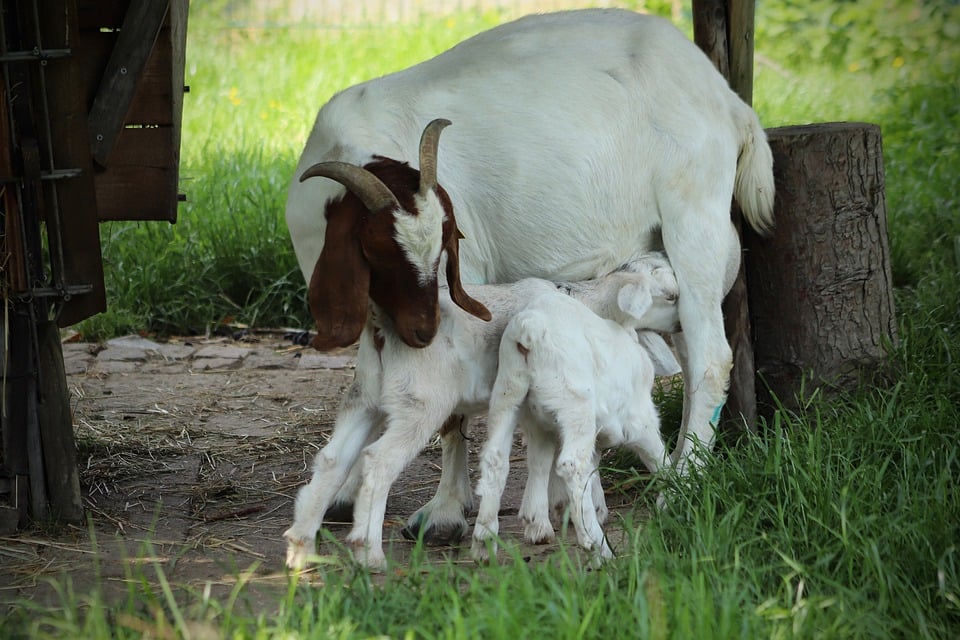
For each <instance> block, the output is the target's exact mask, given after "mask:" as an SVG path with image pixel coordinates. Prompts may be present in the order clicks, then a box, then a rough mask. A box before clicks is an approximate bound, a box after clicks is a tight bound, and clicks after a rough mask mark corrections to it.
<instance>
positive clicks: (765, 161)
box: [733, 105, 775, 235]
mask: <svg viewBox="0 0 960 640" xmlns="http://www.w3.org/2000/svg"><path fill="white" fill-rule="evenodd" d="M739 116H740V123H739V128H740V132H741V137H740V157H739V158H737V177H736V182H734V187H733V194H734V197H735V198H736V200H737V202H738V203H739V204H740V209H741V210H742V211H743V217H744V218H746V220H747V222H748V223H749V224H750V226H751V227H753V228H754V230H756V231H757V233H760V234H761V235H769V234H770V232H771V231H772V230H773V197H774V191H775V187H774V182H773V152H772V151H771V150H770V144H769V143H768V142H767V134H766V132H765V131H764V130H763V127H762V126H761V124H760V120H759V119H758V118H757V114H756V113H755V112H754V111H753V109H751V108H750V107H748V106H746V105H743V109H742V110H741V111H740V114H739Z"/></svg>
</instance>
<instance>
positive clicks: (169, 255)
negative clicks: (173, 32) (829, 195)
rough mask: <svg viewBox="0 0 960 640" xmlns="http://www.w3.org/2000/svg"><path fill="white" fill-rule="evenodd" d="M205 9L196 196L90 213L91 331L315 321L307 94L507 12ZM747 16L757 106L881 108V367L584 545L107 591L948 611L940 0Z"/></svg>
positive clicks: (655, 624)
mask: <svg viewBox="0 0 960 640" xmlns="http://www.w3.org/2000/svg"><path fill="white" fill-rule="evenodd" d="M196 4H197V5H199V3H196ZM651 4H653V5H655V6H654V8H655V9H658V10H663V11H667V10H669V9H670V8H671V6H672V3H651ZM661 5H662V6H661ZM219 15H221V13H220V12H219V11H218V10H217V7H216V4H215V3H214V4H211V5H209V6H208V7H207V8H206V9H205V7H204V6H195V7H194V13H193V14H192V16H191V25H190V39H189V43H188V52H187V56H188V84H190V85H191V88H192V89H191V93H190V94H189V96H188V99H187V104H186V107H185V122H184V139H183V170H182V174H183V187H182V190H183V191H185V192H186V193H187V194H188V196H189V200H188V202H187V203H186V204H185V205H183V206H182V208H181V211H180V222H179V223H178V224H177V225H175V226H166V225H163V224H159V223H152V224H141V225H136V224H118V223H115V224H111V225H104V227H103V237H104V246H105V259H106V261H107V273H108V277H109V279H110V284H109V291H110V292H109V296H110V299H109V304H110V312H109V313H107V314H104V315H102V316H98V317H97V318H95V319H94V320H92V321H90V322H88V323H85V324H84V325H82V327H81V329H82V330H83V331H84V332H85V333H86V334H87V335H88V336H99V337H104V336H108V335H111V334H113V333H115V332H126V331H147V332H157V333H160V334H164V333H168V332H194V331H206V330H212V329H215V328H216V327H217V326H219V325H221V324H222V323H224V322H228V321H232V322H242V323H248V324H253V325H259V326H269V327H277V326H284V325H295V326H300V327H306V326H308V324H307V316H306V313H305V310H304V304H303V300H304V297H303V296H304V291H303V284H302V282H301V277H300V274H299V273H298V271H297V268H296V265H295V261H294V258H293V253H292V250H291V248H290V245H289V240H288V238H287V236H286V232H285V229H284V226H283V222H282V220H283V203H284V197H285V196H284V191H285V187H286V182H287V180H288V178H289V176H290V173H291V172H292V169H293V166H294V163H295V160H296V156H297V154H298V152H299V150H300V147H301V146H302V144H303V141H304V140H305V137H306V134H307V131H308V129H309V127H310V125H311V124H312V120H313V117H314V115H315V112H316V109H317V108H318V107H319V105H320V104H321V103H322V102H323V101H324V100H325V99H326V98H327V97H329V96H330V95H331V94H332V93H333V92H334V91H335V90H337V89H339V88H341V87H344V86H346V85H349V84H352V83H354V82H356V81H359V80H362V79H365V78H368V77H372V76H375V75H379V74H382V73H385V72H387V71H390V70H392V69H395V68H399V67H403V66H406V65H408V64H410V63H412V62H415V61H417V60H420V59H423V58H426V57H428V56H429V55H432V54H433V53H436V52H438V51H440V50H442V49H444V48H446V47H448V46H449V45H451V44H453V43H455V42H457V41H459V40H461V39H463V38H464V37H466V36H468V35H471V34H472V33H475V32H477V31H479V30H481V29H484V28H488V27H489V26H492V25H493V24H494V23H496V22H497V21H498V20H499V19H500V18H499V16H498V15H497V14H496V13H486V14H481V15H469V14H457V15H453V16H449V17H448V16H444V17H436V18H425V19H424V20H422V21H420V22H418V23H417V24H416V25H400V26H385V27H377V28H376V29H375V30H372V29H340V30H338V29H324V30H321V29H308V28H284V29H273V28H266V29H264V28H240V27H237V25H235V24H228V23H226V22H225V21H224V20H223V19H221V18H219V17H218V16H219ZM688 18H689V17H688V16H687V17H686V20H687V21H686V22H684V23H683V25H682V26H683V27H684V28H685V29H687V30H688V31H689V22H688ZM757 19H758V24H757V27H758V34H757V46H758V51H757V53H758V66H757V71H758V73H757V81H756V89H755V94H756V107H757V110H758V112H759V113H760V115H761V118H762V120H763V121H764V123H765V124H766V125H767V126H777V125H781V124H797V123H804V122H812V121H825V120H853V119H862V120H868V121H872V122H877V123H879V124H880V125H881V127H882V130H883V135H884V144H885V154H884V157H885V164H886V172H887V205H888V215H889V226H890V234H891V251H892V257H893V271H894V279H895V284H896V301H897V305H898V323H899V330H900V338H901V342H900V346H899V347H898V348H897V349H896V350H894V351H893V352H892V353H891V356H890V357H891V361H892V363H893V364H894V365H895V370H896V371H897V372H898V379H897V380H896V381H895V383H894V384H893V385H892V386H890V387H889V388H868V389H864V390H863V391H861V392H859V393H857V394H850V395H847V396H844V397H842V398H840V399H833V400H831V401H826V400H824V399H820V398H814V399H813V400H812V401H810V402H809V403H808V404H807V405H805V407H804V408H803V410H801V411H799V412H796V413H789V414H788V413H783V412H782V413H780V414H778V415H777V416H776V417H775V418H774V420H772V421H771V422H770V423H768V424H767V425H765V429H764V433H763V434H762V435H759V436H751V437H748V438H746V439H745V440H744V441H742V442H740V443H738V445H737V446H736V447H732V446H726V445H724V444H721V446H720V448H719V450H718V455H717V456H716V457H715V459H714V460H713V461H712V462H711V464H710V465H709V466H708V467H707V468H706V469H705V470H704V472H703V473H702V474H701V475H700V476H699V477H697V478H694V479H693V484H692V486H690V487H681V488H680V490H681V491H680V497H679V499H678V500H679V501H678V504H677V505H676V507H675V508H672V509H671V510H670V511H668V512H666V513H663V514H659V515H657V516H656V517H655V518H653V519H652V520H651V521H650V522H649V523H647V524H645V525H644V526H643V527H629V528H630V529H631V530H632V534H631V536H630V540H629V544H628V545H627V548H626V549H622V550H621V554H620V557H619V558H618V559H617V560H616V561H615V562H613V563H611V564H610V565H609V566H606V567H605V568H604V569H603V570H600V571H593V572H586V571H582V570H580V569H579V568H578V567H575V566H574V565H573V564H572V562H571V561H570V560H568V559H567V558H566V557H565V556H564V555H563V554H558V556H557V558H556V560H555V562H553V563H547V564H544V565H536V566H528V565H526V564H524V563H522V562H518V563H516V564H514V565H509V566H494V567H489V568H483V569H478V568H474V567H470V566H467V567H463V566H456V565H449V566H445V567H440V568H431V569H426V568H425V567H421V566H419V565H418V564H417V561H414V562H413V563H412V565H411V566H410V567H407V568H405V569H404V570H398V571H394V572H390V573H389V574H388V575H387V577H386V578H385V584H383V585H382V586H374V585H373V584H372V583H371V581H370V580H369V578H368V577H367V576H366V575H364V574H363V573H356V572H354V571H352V570H350V569H349V568H345V567H338V566H331V567H330V569H329V571H327V572H326V575H325V579H326V585H325V586H324V587H323V588H307V587H298V586H296V585H291V588H290V590H289V591H288V593H287V594H286V595H285V596H282V597H280V598H278V602H277V607H276V610H275V611H271V612H268V613H266V614H264V613H259V614H257V613H251V612H250V611H249V610H248V609H247V607H246V606H245V605H244V602H245V599H244V593H243V586H242V584H243V581H242V580H241V581H238V584H239V586H238V590H237V593H236V595H235V597H234V598H231V599H230V600H228V601H225V602H215V601H211V600H209V599H208V598H205V597H204V596H203V594H199V593H188V592H181V591H178V590H176V588H175V587H172V586H171V585H166V584H165V583H164V585H165V588H164V589H153V590H142V589H138V588H136V587H131V594H130V598H129V599H128V601H127V602H124V603H111V606H112V607H114V608H118V609H119V610H120V611H122V612H123V613H125V614H126V615H129V616H133V617H135V618H137V619H140V620H142V621H143V624H145V625H148V626H149V625H153V626H155V627H157V628H158V629H159V628H160V627H162V626H163V625H169V627H170V628H173V629H176V631H177V633H179V634H180V635H187V634H189V633H190V632H191V629H193V630H194V631H195V630H196V628H197V627H196V626H195V625H197V624H199V625H201V627H200V628H201V629H207V630H213V633H216V634H218V635H220V636H234V637H273V636H279V637H323V638H329V637H341V638H354V637H375V636H381V635H382V636H389V637H426V638H465V637H484V638H517V637H555V638H580V637H601V636H604V637H611V634H614V635H613V636H612V637H643V638H692V637H702V638H794V637H798V638H813V637H823V638H906V637H909V638H914V637H929V638H954V637H958V636H960V553H958V549H957V545H958V542H960V490H958V486H957V478H958V477H960V459H958V450H960V449H958V444H957V436H958V431H957V429H958V425H960V365H958V362H960V337H958V332H960V321H958V306H960V295H958V294H960V215H958V208H960V206H958V196H957V182H958V175H960V88H958V83H957V77H958V71H960V64H958V61H960V55H958V52H957V47H956V43H957V40H958V37H960V19H958V6H957V3H955V2H925V3H921V2H911V1H907V0H900V1H896V2H893V1H887V0H870V1H869V2H840V3H837V2H826V1H825V0H811V1H809V2H800V1H792V0H769V1H767V2H762V3H759V7H758V16H757ZM249 26H250V25H246V27H249ZM668 401H670V402H672V403H674V405H675V403H676V401H677V399H676V398H675V397H673V398H668ZM620 473H621V474H623V475H625V476H629V474H630V473H631V472H630V471H621V472H620ZM624 482H625V483H629V478H627V479H626V480H625V481H624ZM628 525H629V523H628ZM157 571H158V572H159V568H157ZM159 575H160V577H161V578H162V574H159ZM150 578H151V580H155V579H156V577H155V576H152V575H151V577H150ZM103 604H104V603H103V602H102V601H101V600H100V597H99V595H98V594H97V593H93V594H87V595H75V594H71V593H70V592H69V589H67V588H64V604H63V607H62V610H58V611H46V610H42V611H36V610H33V609H31V608H30V607H29V605H28V604H27V603H25V605H24V606H25V608H24V609H23V610H22V612H21V613H20V614H14V615H13V616H11V617H8V618H5V619H3V620H0V636H10V635H29V636H37V637H44V636H47V637H62V636H64V635H74V636H77V637H129V636H139V634H138V633H133V632H132V631H131V630H130V629H127V628H120V627H117V626H116V625H115V618H114V617H112V614H108V613H105V609H104V607H103V606H102V605H103ZM98 605H99V606H98ZM161 630H162V629H161ZM158 635H159V633H158Z"/></svg>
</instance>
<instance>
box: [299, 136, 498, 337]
mask: <svg viewBox="0 0 960 640" xmlns="http://www.w3.org/2000/svg"><path fill="white" fill-rule="evenodd" d="M448 124H450V122H449V121H448V120H442V119H438V120H434V121H432V122H431V123H430V124H428V125H427V126H426V128H425V129H424V131H423V135H422V136H421V139H420V170H419V171H417V170H416V169H413V168H412V167H410V166H409V165H408V164H407V163H406V162H400V161H398V160H392V159H390V158H376V159H375V160H374V161H373V162H370V163H368V164H367V165H365V166H364V167H358V166H356V165H352V164H348V163H344V162H321V163H319V164H315V165H313V166H312V167H310V168H309V169H307V170H306V171H305V172H304V173H303V175H301V176H300V181H301V182H303V181H304V180H306V179H308V178H313V177H324V178H330V179H332V180H336V181H337V182H339V183H341V184H342V185H343V186H345V187H346V188H347V193H346V195H345V196H344V197H343V198H342V199H340V200H338V201H334V202H331V203H329V204H328V206H327V209H326V213H325V215H326V218H327V227H326V236H325V238H324V243H323V250H322V251H321V253H320V258H319V259H318V260H317V263H316V265H315V266H314V269H313V275H312V277H311V278H310V286H309V303H310V313H311V314H312V315H313V318H314V320H315V321H316V323H317V336H316V337H315V338H314V340H313V343H312V345H313V347H314V348H316V349H320V350H325V349H332V348H335V347H345V346H348V345H350V344H353V342H355V341H356V340H357V338H358V337H359V336H360V333H361V331H362V330H363V327H364V324H365V322H366V318H367V304H368V299H369V300H372V301H373V302H375V303H376V304H377V306H378V307H380V308H381V309H383V311H384V312H385V313H386V314H387V315H388V316H389V317H390V319H391V320H392V321H393V324H394V330H395V331H396V332H397V335H399V336H400V339H402V340H403V341H404V343H406V344H407V345H409V346H411V347H416V348H422V347H426V346H427V345H429V344H430V342H431V341H432V340H433V338H434V336H435V335H436V333H437V328H438V327H439V324H440V306H439V298H438V296H439V285H438V282H437V270H438V269H439V265H440V256H441V254H442V253H443V252H446V256H447V262H446V276H447V285H448V286H449V289H450V297H451V298H452V299H453V301H454V302H455V303H456V304H457V305H458V306H460V307H461V308H462V309H464V310H465V311H467V312H468V313H471V314H473V315H474V316H476V317H478V318H481V319H483V320H489V319H490V317H491V316H490V312H489V311H488V310H487V308H486V307H484V306H483V305H482V304H480V303H479V302H477V301H476V300H474V299H473V298H471V297H470V296H469V295H467V293H466V292H465V291H464V290H463V286H462V284H461V283H460V260H459V255H458V247H459V241H460V237H461V236H460V232H459V230H458V229H457V224H456V219H455V218H454V215H453V205H452V204H451V202H450V197H449V196H448V195H447V192H446V191H445V190H444V189H443V187H441V186H440V185H439V184H437V147H438V143H439V138H440V131H441V130H442V129H443V128H444V127H445V126H447V125H448Z"/></svg>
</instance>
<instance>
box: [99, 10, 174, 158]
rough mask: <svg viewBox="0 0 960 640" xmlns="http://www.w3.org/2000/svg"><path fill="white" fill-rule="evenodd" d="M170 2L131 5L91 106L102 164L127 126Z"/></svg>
mask: <svg viewBox="0 0 960 640" xmlns="http://www.w3.org/2000/svg"><path fill="white" fill-rule="evenodd" d="M169 4H170V2H169V0H141V1H140V2H131V3H130V7H129V8H128V9H127V14H126V16H125V17H124V19H123V26H122V27H121V28H120V35H119V37H118V38H117V43H116V45H115V46H114V48H113V52H112V53H111V54H110V59H109V60H108V61H107V66H106V68H105V69H104V71H103V78H102V80H101V81H100V87H99V89H97V95H96V97H95V98H94V100H93V106H91V108H90V116H89V120H88V122H89V131H90V153H91V154H92V155H93V159H94V160H96V161H97V164H99V165H100V166H103V167H105V166H107V160H108V158H109V157H110V152H111V151H113V145H114V144H115V143H116V141H117V137H118V136H119V135H120V132H121V131H122V129H123V124H124V119H125V118H126V115H127V112H128V111H129V110H130V104H131V103H132V102H133V96H134V94H135V93H136V91H137V82H138V81H139V80H140V75H141V74H142V73H143V68H144V67H145V66H146V64H147V59H148V58H149V57H150V51H152V50H153V45H154V44H155V43H156V41H157V36H158V35H159V34H160V28H161V27H162V26H163V19H164V17H165V16H166V15H167V7H168V6H169Z"/></svg>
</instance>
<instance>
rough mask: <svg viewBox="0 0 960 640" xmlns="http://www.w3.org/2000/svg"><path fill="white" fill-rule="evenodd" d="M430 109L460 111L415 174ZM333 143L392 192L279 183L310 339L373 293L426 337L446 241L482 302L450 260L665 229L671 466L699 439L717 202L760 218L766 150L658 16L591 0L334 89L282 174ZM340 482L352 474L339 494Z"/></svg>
mask: <svg viewBox="0 0 960 640" xmlns="http://www.w3.org/2000/svg"><path fill="white" fill-rule="evenodd" d="M438 117H443V118H449V119H451V120H452V121H454V122H455V123H456V125H455V126H453V127H451V128H450V130H449V132H448V133H445V134H444V152H443V161H442V162H441V163H440V164H439V166H438V167H437V166H433V167H424V166H420V169H421V170H422V171H425V172H426V171H430V172H435V173H436V174H438V177H439V182H440V184H441V185H443V186H442V187H441V186H439V185H438V186H436V187H435V188H434V189H431V190H429V191H426V192H421V191H420V190H419V180H418V177H417V176H418V172H417V171H416V170H415V169H413V168H411V167H410V166H408V165H407V164H406V163H407V162H413V163H415V162H416V154H417V139H418V136H419V135H420V132H421V131H422V130H423V129H424V127H425V125H426V124H427V123H428V122H430V121H432V120H434V119H435V118H438ZM327 161H340V162H344V163H349V164H353V165H358V166H360V167H363V168H364V171H363V172H362V173H364V174H369V175H373V176H376V177H378V178H379V180H378V181H377V182H382V183H385V184H386V185H387V188H386V191H388V192H392V193H388V194H384V193H383V191H384V190H382V189H379V188H370V189H366V188H364V187H358V188H357V189H356V191H358V192H359V193H360V194H363V195H361V196H360V197H358V196H357V195H355V194H354V193H352V192H349V193H348V192H347V191H346V190H345V189H344V187H343V186H341V185H340V184H338V183H336V182H333V181H330V180H322V179H310V180H306V181H304V182H300V181H298V180H297V179H294V181H293V182H292V184H291V186H290V190H289V196H288V200H287V224H288V226H289V229H290V234H291V237H292V240H293V245H294V249H295V251H296V253H297V258H298V260H299V263H300V267H301V269H302V270H303V274H304V277H305V278H307V279H308V281H309V283H310V300H311V307H312V309H313V314H314V316H315V318H316V319H317V328H318V335H317V339H316V340H315V341H314V346H316V347H318V348H331V347H336V346H345V345H348V344H351V343H353V342H354V341H356V339H357V338H358V336H359V335H360V332H361V330H362V329H363V327H364V323H365V319H366V311H365V310H366V305H367V298H368V296H369V298H370V299H371V300H373V301H374V302H375V303H376V304H377V305H378V306H379V307H380V309H381V310H382V312H383V313H385V314H386V315H387V316H388V317H390V318H391V319H392V320H393V321H394V323H395V327H396V332H397V334H398V335H399V336H400V337H401V338H402V339H403V341H404V342H405V343H406V344H408V345H410V346H413V347H424V346H426V345H427V344H429V343H430V341H431V340H432V339H433V336H434V335H435V333H436V330H437V323H438V319H439V314H438V311H437V309H438V307H437V305H438V302H437V295H438V289H437V269H438V264H439V260H440V257H441V254H446V256H447V267H446V275H447V280H448V282H449V284H450V292H451V294H452V295H453V296H454V299H455V300H457V302H458V303H459V304H461V305H463V307H464V308H465V309H466V310H467V311H469V312H471V313H474V314H475V315H477V316H478V317H486V310H485V309H483V308H482V305H476V304H474V302H475V301H471V300H470V299H469V296H465V295H460V293H461V292H462V288H461V287H460V279H461V278H462V280H463V281H464V282H471V283H487V282H510V281H515V280H518V279H520V278H523V277H526V276H540V277H546V278H551V279H563V280H582V279H586V278H590V277H593V276H596V275H599V274H603V273H607V272H610V271H612V270H614V269H616V268H617V267H619V266H620V265H622V264H624V263H626V262H628V261H629V260H631V259H633V258H635V257H637V256H639V255H642V254H643V253H645V252H647V251H650V250H653V249H658V248H662V249H664V250H665V251H666V253H667V255H668V257H669V259H670V262H671V264H672V265H673V268H674V270H675V271H676V275H677V279H678V280H679V283H680V302H679V317H680V323H681V325H682V331H683V337H682V339H678V340H677V343H678V347H681V351H680V353H681V360H682V364H683V371H684V389H685V394H686V395H685V402H684V413H683V415H684V418H683V424H682V425H681V430H680V437H679V440H678V444H677V448H676V449H675V451H674V452H673V456H674V458H675V459H677V462H678V467H677V468H678V469H679V470H681V471H683V470H684V469H685V468H686V466H687V465H688V464H689V463H691V462H695V461H696V460H697V457H696V456H695V455H694V451H695V444H696V443H700V445H702V446H703V447H704V448H706V449H709V448H710V447H711V446H712V443H713V441H714V426H715V424H716V422H717V416H718V415H719V410H720V408H721V406H722V405H723V403H724V402H725V399H726V387H727V383H728V380H729V371H730V367H731V352H730V347H729V345H728V344H727V341H726V338H725V335H724V329H723V318H722V315H721V310H720V305H721V301H722V298H723V295H724V293H725V290H726V282H725V281H726V279H727V275H728V269H727V268H726V267H727V265H729V264H734V265H736V264H738V263H739V259H740V246H739V240H738V238H737V236H736V234H735V233H734V232H733V230H732V227H731V225H730V221H729V216H730V203H731V199H732V197H733V196H735V197H736V199H737V201H738V202H739V203H740V206H741V209H742V210H743V213H744V216H745V219H746V220H747V222H748V223H749V224H750V225H751V226H752V227H753V228H755V229H757V230H758V231H763V230H765V229H768V228H769V227H770V226H771V225H772V222H773V220H772V218H773V215H772V209H773V197H774V184H773V171H772V162H773V161H772V154H771V152H770V148H769V146H768V144H767V142H766V139H765V135H764V131H763V129H762V127H761V125H760V123H759V121H758V119H757V116H756V114H755V113H754V112H753V110H752V109H750V107H749V106H747V105H746V104H745V103H743V101H741V100H740V99H739V98H738V97H737V96H736V94H734V93H733V91H731V90H730V88H729V86H728V85H727V83H726V82H725V81H724V79H723V77H722V76H721V75H720V74H719V73H718V72H717V71H716V70H715V69H714V67H713V65H712V64H711V63H710V61H709V60H708V59H707V57H706V56H705V55H704V54H703V53H702V52H701V51H700V50H699V49H698V48H697V47H696V45H694V44H693V43H692V42H690V41H689V40H687V38H686V37H684V35H683V34H682V33H681V32H680V31H679V30H677V29H676V28H675V27H673V25H671V24H670V23H669V22H668V21H665V20H663V19H660V18H656V17H651V16H646V15H641V14H636V13H633V12H629V11H623V10H616V9H588V10H580V11H569V12H561V13H555V14H545V15H534V16H528V17H525V18H521V19H519V20H517V21H515V22H511V23H509V24H505V25H502V26H499V27H496V28H494V29H491V30H489V31H487V32H484V33H481V34H479V35H477V36H475V37H473V38H471V39H469V40H466V41H464V42H463V43H461V44H459V45H457V46H456V47H453V48H452V49H450V50H449V51H447V52H445V53H443V54H441V55H439V56H437V57H435V58H433V59H431V60H428V61H426V62H423V63H421V64H418V65H416V66H413V67H411V68H409V69H405V70H403V71H399V72H397V73H394V74H390V75H387V76H384V77H382V78H379V79H375V80H371V81H369V82H364V83H362V84H359V85H357V86H354V87H351V88H349V89H346V90H344V91H343V92H341V93H339V94H337V95H336V96H334V97H333V98H332V99H331V100H330V101H329V102H328V103H327V104H326V105H324V106H323V108H321V110H320V112H319V114H318V116H317V120H316V123H315V125H314V128H313V131H312V132H311V134H310V137H309V139H308V140H307V143H306V147H305V148H304V151H303V155H302V157H301V158H300V162H299V165H298V167H297V173H296V175H297V177H300V176H302V175H311V172H309V171H308V170H309V169H310V168H311V167H312V166H313V165H315V164H317V163H323V162H327ZM444 187H445V188H444ZM454 212H456V217H454ZM460 232H462V234H463V236H464V239H463V241H462V242H461V243H460V245H459V247H460V248H459V255H458V254H457V246H456V243H455V242H454V241H453V238H455V237H456V236H457V235H458V234H459V233H460ZM345 265H349V267H350V268H345ZM362 373H363V372H358V376H359V375H362ZM444 446H445V452H446V449H448V448H449V449H450V450H451V451H452V453H450V454H449V456H447V457H448V458H449V459H450V460H455V461H457V462H456V468H455V469H449V470H448V468H447V467H446V466H445V467H444V469H443V473H444V474H447V473H453V474H459V475H462V476H463V477H465V476H466V473H467V470H466V464H465V461H466V454H465V444H464V442H463V440H462V439H461V438H460V437H459V434H458V431H457V430H452V431H451V432H450V434H449V437H448V438H445V439H444ZM350 499H351V496H349V495H348V492H347V491H346V490H345V491H344V493H343V494H342V495H341V496H339V497H338V500H340V501H344V502H349V500H350ZM437 499H439V496H438V498H437ZM435 500H436V499H435ZM442 508H443V505H441V504H439V503H438V502H435V501H431V503H430V504H429V505H428V506H427V507H425V508H424V509H421V510H420V511H419V512H418V513H417V514H415V515H414V517H413V518H412V519H411V521H410V522H411V524H412V525H417V524H426V525H427V527H428V529H429V528H430V527H432V526H433V521H432V516H431V514H432V513H433V511H434V510H436V509H441V510H442Z"/></svg>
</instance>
